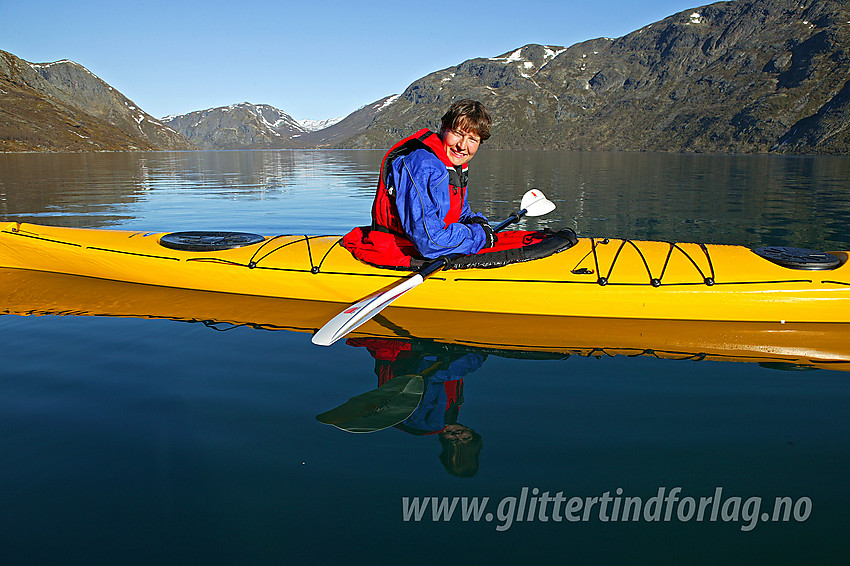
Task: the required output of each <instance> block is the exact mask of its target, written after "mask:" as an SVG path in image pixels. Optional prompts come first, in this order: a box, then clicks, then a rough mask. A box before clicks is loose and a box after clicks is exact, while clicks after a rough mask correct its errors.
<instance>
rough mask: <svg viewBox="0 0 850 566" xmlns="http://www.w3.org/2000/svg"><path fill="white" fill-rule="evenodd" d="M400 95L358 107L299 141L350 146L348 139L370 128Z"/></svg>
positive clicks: (320, 146)
mask: <svg viewBox="0 0 850 566" xmlns="http://www.w3.org/2000/svg"><path fill="white" fill-rule="evenodd" d="M398 97H399V95H397V94H395V95H392V96H386V97H384V98H382V99H381V100H378V101H375V102H373V103H372V104H367V105H366V106H363V107H361V108H358V109H357V110H355V111H354V112H352V113H351V114H349V115H348V116H346V117H345V118H344V119H342V120H340V121H339V122H337V123H335V124H333V125H332V126H329V127H327V128H324V129H321V130H317V131H314V132H309V133H307V134H304V135H302V136H299V138H298V142H299V143H300V144H302V146H303V147H316V148H333V147H348V146H346V145H345V143H346V142H347V140H349V139H350V138H352V137H355V136H357V135H358V134H360V133H361V132H363V131H365V130H366V129H368V128H369V127H370V125H371V124H372V122H373V121H374V120H375V117H376V116H377V115H379V114H380V113H381V112H383V111H384V109H385V108H387V107H388V106H390V105H391V104H392V103H393V102H395V100H396V99H398ZM390 145H392V144H390Z"/></svg>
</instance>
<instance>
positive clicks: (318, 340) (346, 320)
mask: <svg viewBox="0 0 850 566" xmlns="http://www.w3.org/2000/svg"><path fill="white" fill-rule="evenodd" d="M423 281H425V279H424V278H423V277H422V276H421V275H420V274H418V273H417V274H416V275H414V276H413V277H410V278H408V279H405V280H404V281H403V282H402V283H400V284H399V285H396V286H395V287H393V288H392V289H389V290H387V291H383V292H380V293H375V294H373V295H369V296H368V297H366V298H365V299H363V300H362V301H360V302H358V303H355V304H353V305H351V306H350V307H348V308H346V309H345V310H344V311H342V312H341V313H339V314H338V315H336V316H335V317H333V318H332V319H330V320H329V321H328V322H327V323H325V325H324V326H323V327H321V328H320V329H319V330H318V332H316V333H315V334H314V335H313V338H312V339H311V340H312V342H313V344H316V345H318V346H330V345H331V344H333V343H334V342H336V341H337V340H339V339H340V338H342V337H343V336H345V335H346V334H348V333H349V332H351V331H352V330H354V329H356V328H358V327H360V326H361V325H363V324H365V323H366V322H368V321H369V320H371V319H372V317H373V316H375V315H376V314H378V313H379V312H381V311H382V310H384V309H385V308H386V307H387V306H389V304H390V303H392V302H393V301H394V300H396V299H397V298H399V297H401V296H402V295H404V294H405V293H407V292H408V291H410V290H411V289H413V288H414V287H416V286H417V285H419V284H420V283H422V282H423Z"/></svg>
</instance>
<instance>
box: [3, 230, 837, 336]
mask: <svg viewBox="0 0 850 566" xmlns="http://www.w3.org/2000/svg"><path fill="white" fill-rule="evenodd" d="M175 234H178V235H179V234H181V233H165V232H144V231H128V230H105V229H80V228H60V227H49V226H39V225H33V224H25V223H18V222H8V223H3V224H0V267H5V268H14V269H26V270H33V271H41V272H51V273H61V274H66V275H77V276H84V277H91V278H97V279H105V280H111V281H121V282H128V283H139V284H145V285H155V286H160V287H172V288H179V289H191V290H202V291H214V292H218V293H231V294H238V295H252V296H260V297H272V298H285V299H299V300H306V301H318V302H327V303H335V304H337V305H340V304H342V305H344V304H350V303H354V302H356V301H358V300H360V299H362V298H363V297H365V296H368V295H370V294H372V293H374V292H375V291H377V290H380V289H383V288H389V287H391V286H392V285H395V284H397V283H398V282H400V281H401V280H402V279H404V278H406V277H408V276H409V275H410V273H409V272H404V271H398V270H393V269H384V268H379V267H375V266H372V265H369V264H366V263H363V262H361V261H358V260H357V259H355V258H354V257H352V255H351V254H350V253H349V252H348V251H347V250H346V249H344V248H343V247H342V246H341V245H339V242H340V237H339V236H306V235H280V236H274V237H263V236H257V235H253V234H245V235H242V234H241V233H235V234H236V236H235V238H231V240H233V241H232V242H231V244H232V245H231V244H228V245H227V246H224V248H225V249H218V246H216V245H214V244H212V245H205V244H204V242H203V241H199V243H198V245H197V246H193V245H191V242H189V243H187V241H182V242H181V241H180V238H179V237H178V238H177V239H176V240H175V239H174V235H175ZM183 234H188V233H183ZM201 240H203V238H201ZM234 242H235V243H234ZM847 259H848V252H844V251H839V252H831V253H821V252H812V251H811V250H795V249H785V248H783V249H769V248H762V249H759V250H752V249H750V248H747V247H744V246H733V245H716V244H696V243H676V242H663V241H637V240H627V239H626V240H624V239H614V238H611V239H609V238H596V237H592V238H588V237H581V238H578V240H577V242H576V243H575V244H574V245H571V246H570V247H569V248H567V249H564V250H562V251H559V252H558V253H554V254H552V255H549V256H547V257H542V258H539V259H534V260H532V261H524V262H521V263H512V264H508V265H504V266H500V267H495V268H489V269H483V268H470V269H458V270H444V271H441V272H439V273H438V274H436V275H434V276H432V277H431V278H430V279H428V280H427V281H426V282H425V283H424V284H422V285H419V286H418V287H417V288H415V289H413V290H412V291H410V292H409V293H407V294H405V295H404V296H402V297H400V298H399V299H398V300H397V301H396V302H395V303H393V307H391V308H395V307H399V308H407V309H431V310H434V309H438V310H443V311H464V312H475V313H489V314H522V315H535V316H546V317H582V318H602V319H640V320H690V321H729V322H778V323H847V322H850V266H848V261H847Z"/></svg>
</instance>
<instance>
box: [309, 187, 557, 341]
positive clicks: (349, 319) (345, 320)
mask: <svg viewBox="0 0 850 566" xmlns="http://www.w3.org/2000/svg"><path fill="white" fill-rule="evenodd" d="M521 205H522V209H521V210H520V211H518V212H514V213H513V214H511V215H510V216H509V217H508V218H506V219H505V220H503V221H502V222H500V223H499V224H497V225H496V227H495V228H494V229H493V232H498V231H500V230H502V229H504V228H505V227H506V226H508V225H509V224H512V223H513V222H517V221H519V219H520V218H522V216H524V215H525V214H528V215H529V216H541V215H543V214H547V213H549V212H551V211H552V210H553V209H554V208H555V205H554V204H552V203H551V202H550V201H548V200H547V199H546V197H544V196H543V193H541V192H540V191H538V190H536V189H532V190H530V191H528V192H527V193H525V195H523V199H522V203H521ZM529 211H531V212H529ZM450 261H451V258H449V257H442V258H438V259H437V260H435V261H433V262H431V263H430V264H428V265H427V266H426V267H424V268H422V269H420V270H419V271H418V272H417V273H416V274H414V275H412V276H411V277H408V278H407V279H405V280H404V281H402V282H400V283H398V284H396V285H394V286H393V287H391V288H390V289H387V290H384V291H379V292H376V293H373V294H372V295H369V296H368V297H366V298H365V299H362V300H360V301H358V302H357V303H355V304H353V305H351V306H350V307H348V308H346V309H345V310H343V311H342V312H341V313H339V314H338V315H336V316H335V317H334V318H332V319H331V320H329V321H328V322H326V323H325V325H324V326H322V327H321V328H320V329H319V330H318V331H316V333H315V334H314V335H313V338H312V342H313V344H318V345H319V346H330V345H331V344H333V343H334V342H336V341H337V340H339V339H340V338H342V337H343V336H345V335H346V334H348V333H349V332H351V331H352V330H354V329H355V328H358V327H359V326H361V325H362V324H364V323H365V322H367V321H369V320H371V319H372V318H373V317H374V316H375V315H377V314H378V313H379V312H381V311H382V310H384V309H385V308H386V307H388V306H389V305H390V304H391V303H392V302H393V301H395V300H396V299H398V298H399V297H401V296H402V295H404V294H405V293H407V292H408V291H410V290H411V289H414V288H415V287H417V286H418V285H420V284H421V283H423V282H424V281H425V279H427V278H428V277H430V276H431V275H433V274H434V273H437V272H438V271H440V270H441V269H443V268H444V267H446V265H448V263H449V262H450Z"/></svg>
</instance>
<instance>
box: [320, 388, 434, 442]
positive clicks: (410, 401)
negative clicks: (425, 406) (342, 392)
mask: <svg viewBox="0 0 850 566" xmlns="http://www.w3.org/2000/svg"><path fill="white" fill-rule="evenodd" d="M423 389H424V380H423V379H422V376H420V375H400V376H397V377H394V378H392V379H391V380H389V381H387V382H386V383H384V384H383V385H382V386H380V387H378V388H377V389H373V390H372V391H367V392H366V393H363V394H361V395H357V396H356V397H352V398H351V399H349V400H348V401H347V402H345V403H344V404H342V405H340V406H339V407H337V408H335V409H331V410H330V411H327V412H325V413H322V414H321V415H318V416H317V417H316V419H317V420H318V421H319V422H321V423H324V424H330V425H333V426H335V427H337V428H339V429H342V430H346V431H348V432H375V431H378V430H382V429H385V428H388V427H391V426H395V425H397V424H398V423H400V422H401V421H403V420H404V419H406V418H407V417H409V416H410V415H411V414H412V413H413V411H415V410H416V407H418V406H419V401H420V399H421V398H422V391H423Z"/></svg>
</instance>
